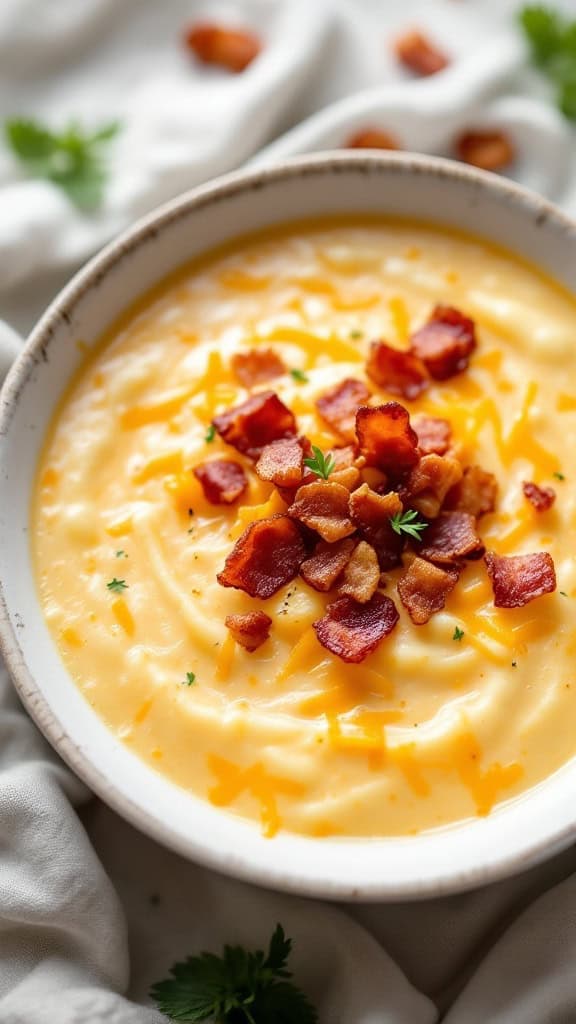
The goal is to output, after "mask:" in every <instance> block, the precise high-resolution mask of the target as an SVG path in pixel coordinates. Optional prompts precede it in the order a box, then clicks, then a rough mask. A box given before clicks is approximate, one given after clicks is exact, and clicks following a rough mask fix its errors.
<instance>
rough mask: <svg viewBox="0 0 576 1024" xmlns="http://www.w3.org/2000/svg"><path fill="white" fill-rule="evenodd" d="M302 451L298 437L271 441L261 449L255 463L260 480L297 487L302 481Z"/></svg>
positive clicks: (280, 485) (282, 485) (278, 485)
mask: <svg viewBox="0 0 576 1024" xmlns="http://www.w3.org/2000/svg"><path fill="white" fill-rule="evenodd" d="M303 465H304V452H303V450H302V445H301V443H300V441H299V440H298V438H296V437H288V438H284V440H282V441H273V442H272V444H267V445H266V447H265V448H263V449H262V454H261V456H260V458H259V459H258V462H257V463H256V472H257V474H258V476H259V477H260V479H261V480H270V481H271V483H273V484H276V486H277V487H298V485H299V484H300V483H301V482H302V469H303Z"/></svg>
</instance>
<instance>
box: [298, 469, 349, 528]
mask: <svg viewBox="0 0 576 1024" xmlns="http://www.w3.org/2000/svg"><path fill="white" fill-rule="evenodd" d="M349 497H350V492H349V491H347V490H346V488H345V487H342V486H341V484H333V483H331V482H330V481H329V480H319V481H318V482H317V483H314V484H306V485H305V486H304V487H300V488H299V490H298V491H297V492H296V497H295V499H294V502H293V504H292V505H291V506H290V508H289V509H288V515H291V516H293V517H294V519H299V520H300V522H301V523H304V525H305V526H309V527H310V529H312V530H316V533H319V534H320V536H321V537H322V540H327V541H329V542H330V543H333V542H334V541H336V540H341V539H342V537H348V536H349V535H350V534H351V533H354V530H355V526H354V523H353V522H352V520H351V519H350V516H349V513H348V499H349Z"/></svg>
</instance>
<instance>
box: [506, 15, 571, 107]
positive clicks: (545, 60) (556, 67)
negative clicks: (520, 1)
mask: <svg viewBox="0 0 576 1024" xmlns="http://www.w3.org/2000/svg"><path fill="white" fill-rule="evenodd" d="M519 19H520V25H521V27H522V29H523V30H524V34H525V36H526V39H527V41H528V44H529V46H530V50H531V54H532V59H533V61H534V63H535V64H536V65H537V66H538V67H539V68H540V69H541V70H542V71H543V72H544V74H545V75H547V77H548V78H549V79H550V80H551V82H552V83H553V84H554V85H555V87H556V102H557V105H558V107H559V108H560V110H561V111H562V113H563V114H565V116H566V117H568V118H570V119H571V120H576V21H570V20H568V19H567V18H565V17H563V15H562V14H560V13H559V12H557V11H555V10H554V9H553V8H551V7H548V6H546V5H545V4H529V5H528V6H526V7H524V8H522V10H521V11H520V15H519Z"/></svg>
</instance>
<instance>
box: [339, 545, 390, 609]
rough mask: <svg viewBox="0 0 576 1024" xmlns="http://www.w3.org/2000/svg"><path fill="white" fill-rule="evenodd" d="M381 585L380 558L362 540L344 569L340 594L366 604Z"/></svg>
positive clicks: (370, 546)
mask: <svg viewBox="0 0 576 1024" xmlns="http://www.w3.org/2000/svg"><path fill="white" fill-rule="evenodd" d="M379 583H380V566H379V564H378V556H377V555H376V552H375V550H374V548H373V547H372V545H371V544H367V543H366V541H365V540H361V541H360V543H359V544H358V545H357V546H356V548H355V549H354V552H353V554H352V557H351V558H350V561H349V562H348V564H347V566H346V568H345V569H344V574H343V577H342V583H341V584H340V586H339V587H338V593H340V594H345V595H346V596H347V597H353V598H354V600H355V601H358V602H359V603H360V604H366V602H367V601H369V600H370V598H371V597H372V595H373V594H375V593H376V590H377V589H378V584H379Z"/></svg>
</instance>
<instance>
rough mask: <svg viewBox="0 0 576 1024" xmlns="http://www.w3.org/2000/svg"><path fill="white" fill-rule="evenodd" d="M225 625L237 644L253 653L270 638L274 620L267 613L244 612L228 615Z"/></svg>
mask: <svg viewBox="0 0 576 1024" xmlns="http://www.w3.org/2000/svg"><path fill="white" fill-rule="evenodd" d="M224 625H225V626H226V627H227V629H229V630H230V632H231V634H232V636H233V637H234V639H235V641H236V643H238V644H241V645H242V647H245V648H246V650H247V651H250V653H252V651H255V650H257V648H258V647H261V646H262V644H263V643H264V641H265V640H267V639H268V637H269V636H270V627H271V625H272V619H271V618H270V616H269V615H266V612H242V613H240V614H238V615H227V616H226V618H225V620H224Z"/></svg>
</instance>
